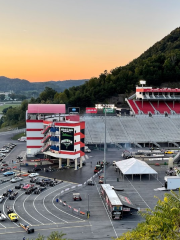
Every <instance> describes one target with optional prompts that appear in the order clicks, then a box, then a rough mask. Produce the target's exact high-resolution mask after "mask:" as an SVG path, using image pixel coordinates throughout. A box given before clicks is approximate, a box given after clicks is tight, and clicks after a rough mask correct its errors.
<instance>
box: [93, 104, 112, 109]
mask: <svg viewBox="0 0 180 240" xmlns="http://www.w3.org/2000/svg"><path fill="white" fill-rule="evenodd" d="M95 107H96V108H101V109H102V108H104V107H106V108H114V107H115V106H114V104H102V103H99V104H95Z"/></svg>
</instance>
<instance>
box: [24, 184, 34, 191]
mask: <svg viewBox="0 0 180 240" xmlns="http://www.w3.org/2000/svg"><path fill="white" fill-rule="evenodd" d="M31 187H34V184H26V185H25V186H24V187H22V189H24V190H27V189H28V188H31Z"/></svg>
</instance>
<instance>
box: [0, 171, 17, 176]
mask: <svg viewBox="0 0 180 240" xmlns="http://www.w3.org/2000/svg"><path fill="white" fill-rule="evenodd" d="M14 174H15V172H12V171H8V172H5V173H3V175H4V176H5V177H7V176H10V175H14Z"/></svg>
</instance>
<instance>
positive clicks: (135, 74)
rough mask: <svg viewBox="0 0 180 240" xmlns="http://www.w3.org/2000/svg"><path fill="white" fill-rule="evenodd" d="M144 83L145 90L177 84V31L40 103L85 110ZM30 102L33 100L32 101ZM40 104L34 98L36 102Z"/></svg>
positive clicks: (179, 44) (179, 61)
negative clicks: (112, 67) (117, 65)
mask: <svg viewBox="0 0 180 240" xmlns="http://www.w3.org/2000/svg"><path fill="white" fill-rule="evenodd" d="M140 79H144V80H146V82H147V86H158V87H159V86H160V85H161V84H162V83H167V84H168V83H169V82H173V83H174V85H173V86H174V87H175V86H178V85H179V83H178V82H179V81H180V28H177V29H175V30H174V31H172V32H171V33H170V34H169V35H168V36H166V37H164V38H163V39H162V40H161V41H159V42H157V43H156V44H154V45H153V46H152V47H150V48H149V49H148V50H147V51H145V52H144V53H143V54H142V55H140V56H139V57H138V58H137V59H134V60H133V61H132V62H130V63H129V64H127V65H126V66H123V67H117V68H115V69H112V70H111V71H110V73H108V72H107V71H106V70H105V71H104V73H101V74H100V75H99V77H93V78H91V79H90V80H89V81H88V82H85V83H84V84H83V85H81V86H77V87H72V88H69V89H66V90H64V92H61V93H56V94H55V95H54V100H52V98H51V99H49V98H47V99H44V100H43V101H44V102H49V101H50V102H54V103H65V104H68V105H71V106H79V107H88V106H94V104H95V103H99V102H107V99H108V98H109V97H112V96H117V95H118V94H122V93H126V94H129V93H130V92H132V91H134V90H135V86H136V85H138V83H139V80H140ZM33 101H34V100H33ZM34 102H41V99H40V98H38V99H37V101H34Z"/></svg>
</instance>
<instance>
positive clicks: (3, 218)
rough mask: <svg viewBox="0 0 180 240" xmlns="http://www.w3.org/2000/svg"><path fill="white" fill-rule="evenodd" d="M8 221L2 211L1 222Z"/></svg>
mask: <svg viewBox="0 0 180 240" xmlns="http://www.w3.org/2000/svg"><path fill="white" fill-rule="evenodd" d="M4 220H6V216H5V215H4V214H3V213H2V212H1V211H0V221H4Z"/></svg>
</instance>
